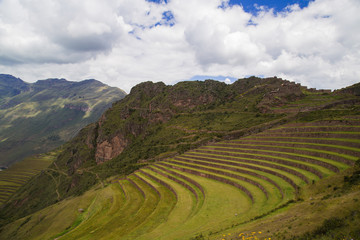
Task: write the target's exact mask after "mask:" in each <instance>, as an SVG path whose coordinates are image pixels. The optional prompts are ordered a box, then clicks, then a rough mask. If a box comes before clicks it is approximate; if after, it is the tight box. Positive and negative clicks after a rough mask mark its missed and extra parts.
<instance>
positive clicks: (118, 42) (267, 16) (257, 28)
mask: <svg viewBox="0 0 360 240" xmlns="http://www.w3.org/2000/svg"><path fill="white" fill-rule="evenodd" d="M151 1H155V2H157V3H158V4H154V2H151ZM293 4H298V6H299V7H292V8H291V9H290V10H289V9H284V8H286V6H289V5H293ZM239 5H241V6H242V7H239ZM256 6H262V7H261V8H257V7H256ZM269 9H273V10H272V11H271V10H269ZM359 12H360V1H359V0H313V1H307V0H287V1H274V0H255V1H250V0H230V2H229V1H225V0H168V1H164V0H119V1H99V0H77V1H74V0H51V1H49V0H36V1H28V0H0V35H1V36H0V73H7V74H12V75H14V76H16V77H19V78H22V79H23V80H24V81H27V82H34V81H36V80H39V79H46V78H66V79H68V80H71V81H80V80H83V79H98V80H100V81H102V82H104V83H106V84H108V85H110V86H117V87H119V88H122V89H124V90H125V91H127V92H129V91H130V89H131V88H132V87H133V86H135V85H136V84H138V83H140V82H144V81H153V82H158V81H162V82H164V83H166V84H175V83H177V82H179V81H184V80H203V79H207V78H213V79H218V80H219V81H224V82H227V83H229V82H233V81H234V80H235V79H238V78H243V77H247V76H260V77H272V76H277V77H281V78H284V79H288V80H290V81H295V82H298V83H301V84H302V85H304V86H308V87H315V88H330V89H338V88H342V87H345V86H349V85H351V84H354V83H356V82H358V81H359V79H360V68H359V66H360V44H359V42H360V24H359V23H360V14H359Z"/></svg>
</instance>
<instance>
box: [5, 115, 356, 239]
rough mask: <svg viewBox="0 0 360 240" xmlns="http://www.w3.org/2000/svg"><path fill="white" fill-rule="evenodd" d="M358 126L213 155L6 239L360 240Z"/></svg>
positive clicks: (295, 130) (55, 213)
mask: <svg viewBox="0 0 360 240" xmlns="http://www.w3.org/2000/svg"><path fill="white" fill-rule="evenodd" d="M359 118H360V112H359V110H358V111H357V112H356V114H352V115H347V116H342V115H340V114H339V115H337V117H336V119H332V118H329V117H327V118H326V119H322V120H318V121H311V122H306V121H292V122H290V123H288V124H284V125H280V126H278V127H274V128H270V129H268V130H266V131H263V132H260V133H257V134H252V135H249V136H247V137H242V138H239V139H234V140H227V141H220V142H217V143H213V144H211V145H205V146H202V147H200V148H198V149H194V150H191V151H188V152H186V153H184V154H181V155H179V156H176V157H174V158H169V159H166V160H161V161H156V162H154V163H152V164H149V165H148V166H146V167H143V168H141V169H139V170H138V171H135V172H134V173H132V174H130V175H127V176H126V177H121V178H114V179H112V181H109V182H108V183H107V184H106V186H104V187H100V186H98V187H97V188H95V189H92V190H91V191H88V192H86V193H85V194H83V195H82V196H80V197H77V198H69V199H67V200H64V201H61V202H59V203H57V204H54V205H52V206H50V207H48V208H45V209H43V210H40V211H38V212H36V213H34V214H31V215H28V216H26V217H24V218H22V219H19V220H17V221H15V222H13V223H12V224H9V225H7V226H5V227H3V228H2V229H0V233H1V234H0V235H1V236H3V237H4V239H55V238H58V237H61V239H107V240H108V239H167V240H168V239H227V240H230V239H262V240H265V239H269V238H271V239H292V238H293V237H294V238H295V239H344V238H345V239H351V238H352V239H357V236H358V235H356V234H358V233H359V232H360V228H359V225H358V220H359V215H358V209H359V206H360V205H359V204H360V203H359V200H358V199H359V198H360V188H359V187H360V160H359V156H360V150H359V149H360V122H359ZM23 202H24V201H22V202H20V201H19V202H17V203H16V204H17V205H19V204H23ZM340 203H341V204H340ZM243 237H244V238H243ZM255 237H256V238H255Z"/></svg>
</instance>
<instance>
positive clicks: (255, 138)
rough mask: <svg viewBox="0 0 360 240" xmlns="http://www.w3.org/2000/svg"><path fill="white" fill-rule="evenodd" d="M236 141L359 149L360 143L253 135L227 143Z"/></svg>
mask: <svg viewBox="0 0 360 240" xmlns="http://www.w3.org/2000/svg"><path fill="white" fill-rule="evenodd" d="M238 141H273V142H278V141H280V142H288V143H305V144H324V145H329V144H331V145H334V146H336V147H339V148H344V147H345V148H348V147H350V148H354V149H359V148H360V141H357V140H351V139H341V138H311V137H299V136H292V137H290V136H288V137H271V136H266V135H264V136H259V135H253V136H249V137H245V138H243V139H239V140H232V141H227V142H238Z"/></svg>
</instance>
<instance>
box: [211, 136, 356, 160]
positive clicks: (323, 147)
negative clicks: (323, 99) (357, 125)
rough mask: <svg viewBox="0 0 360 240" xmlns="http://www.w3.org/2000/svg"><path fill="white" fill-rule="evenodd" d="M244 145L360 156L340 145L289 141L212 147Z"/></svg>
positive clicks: (236, 142) (239, 142) (247, 142)
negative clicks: (314, 150) (303, 149)
mask: <svg viewBox="0 0 360 240" xmlns="http://www.w3.org/2000/svg"><path fill="white" fill-rule="evenodd" d="M243 145H265V146H267V145H269V146H276V147H287V148H307V149H316V150H325V151H329V152H335V153H340V154H347V155H349V156H360V149H359V148H350V147H347V148H344V147H342V146H339V145H334V144H331V145H328V144H319V143H313V142H312V143H309V142H289V141H279V140H278V141H276V140H273V139H271V141H270V140H268V141H266V140H250V139H242V140H236V141H228V142H226V144H225V143H219V144H214V145H212V146H229V147H237V146H243Z"/></svg>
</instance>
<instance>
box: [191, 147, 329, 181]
mask: <svg viewBox="0 0 360 240" xmlns="http://www.w3.org/2000/svg"><path fill="white" fill-rule="evenodd" d="M185 156H191V157H193V158H195V159H199V160H201V159H202V158H205V159H207V158H209V159H214V158H215V159H220V160H225V161H227V162H228V161H232V162H238V163H249V164H252V165H259V166H263V167H268V168H273V169H278V170H281V171H285V172H289V173H291V174H293V175H295V176H298V177H299V178H303V177H302V176H303V175H304V174H301V172H304V171H306V172H309V173H312V174H313V175H316V176H317V177H319V178H322V177H323V174H322V173H321V172H320V171H318V170H317V169H314V168H312V167H310V166H308V165H305V164H302V163H297V162H293V161H287V160H282V159H278V158H275V157H266V156H259V155H246V154H241V155H240V154H239V157H227V156H224V155H222V154H216V153H214V154H204V153H200V152H188V153H186V154H185ZM294 168H295V169H294ZM304 181H305V180H304ZM305 182H306V181H305Z"/></svg>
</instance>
